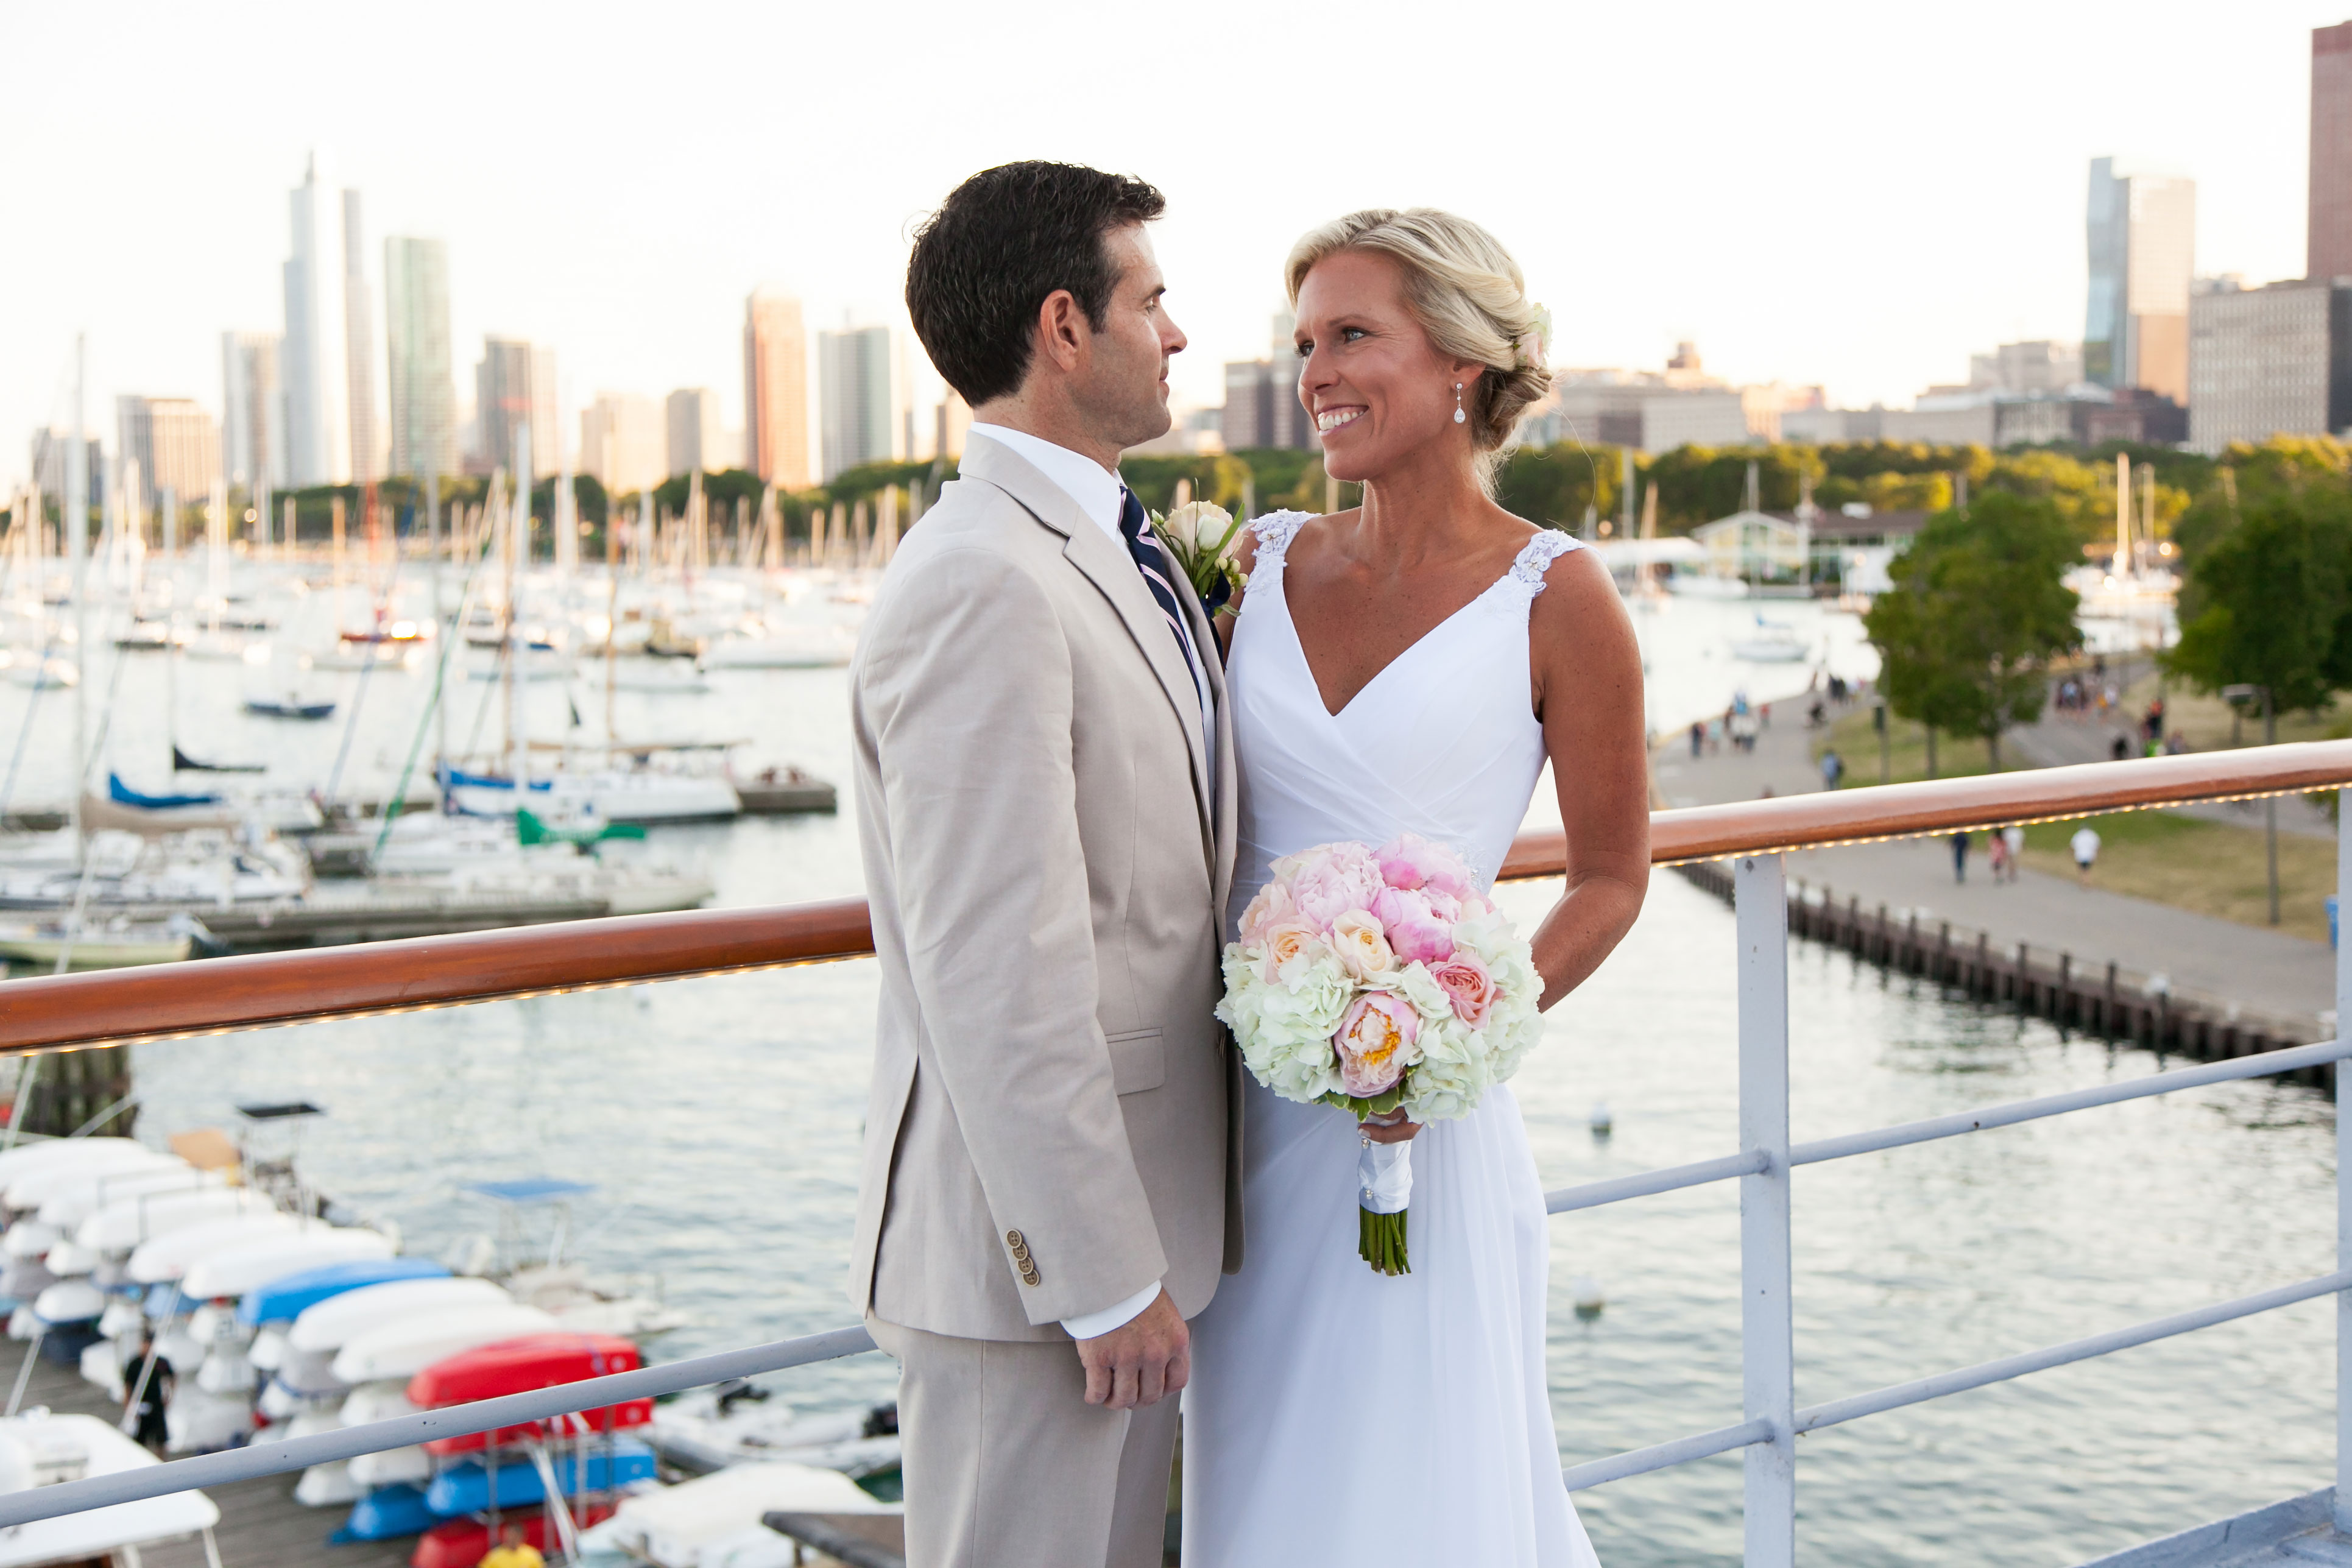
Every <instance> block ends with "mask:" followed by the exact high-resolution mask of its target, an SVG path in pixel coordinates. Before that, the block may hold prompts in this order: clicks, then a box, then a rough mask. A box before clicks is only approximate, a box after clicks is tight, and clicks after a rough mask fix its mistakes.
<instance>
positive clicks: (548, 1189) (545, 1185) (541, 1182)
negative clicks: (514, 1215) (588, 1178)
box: [466, 1176, 596, 1204]
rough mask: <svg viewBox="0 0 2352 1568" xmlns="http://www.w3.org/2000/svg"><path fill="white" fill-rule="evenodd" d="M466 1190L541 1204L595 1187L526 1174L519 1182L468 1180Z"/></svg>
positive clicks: (503, 1199) (502, 1200)
mask: <svg viewBox="0 0 2352 1568" xmlns="http://www.w3.org/2000/svg"><path fill="white" fill-rule="evenodd" d="M466 1190H467V1192H469V1193H479V1194H482V1196H484V1197H486V1198H496V1199H498V1200H499V1202H500V1203H508V1204H543V1203H547V1202H549V1201H551V1199H555V1198H573V1197H578V1196H579V1195H580V1194H582V1193H593V1192H594V1191H595V1190H596V1189H595V1188H594V1187H593V1186H591V1185H590V1184H587V1183H586V1182H566V1181H562V1180H559V1179H558V1178H556V1177H554V1176H527V1177H525V1178H524V1179H523V1180H521V1181H519V1182H468V1183H467V1184H466Z"/></svg>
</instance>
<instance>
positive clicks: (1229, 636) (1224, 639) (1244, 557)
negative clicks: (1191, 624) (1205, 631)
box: [1213, 522, 1257, 654]
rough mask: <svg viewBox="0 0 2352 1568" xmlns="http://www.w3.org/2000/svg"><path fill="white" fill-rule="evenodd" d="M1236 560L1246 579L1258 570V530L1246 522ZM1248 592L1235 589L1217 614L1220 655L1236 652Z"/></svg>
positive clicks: (1218, 649)
mask: <svg viewBox="0 0 2352 1568" xmlns="http://www.w3.org/2000/svg"><path fill="white" fill-rule="evenodd" d="M1234 560H1235V561H1237V562H1239V563H1241V568H1242V575H1243V576H1244V577H1246V576H1248V575H1249V574H1251V573H1252V572H1253V571H1255V570H1256V567H1257V530H1256V529H1255V528H1253V527H1251V526H1250V525H1249V524H1248V523H1246V522H1245V523H1244V524H1242V532H1241V547H1240V548H1239V549H1238V550H1236V551H1234ZM1248 592H1249V589H1248V588H1247V587H1240V588H1236V589H1234V596H1233V597H1232V598H1230V599H1227V600H1226V601H1225V603H1224V607H1223V608H1222V609H1220V610H1219V611H1218V612H1217V618H1216V620H1215V622H1214V623H1213V624H1214V626H1215V627H1216V633H1217V651H1218V652H1219V653H1223V654H1230V653H1232V652H1233V651H1234V622H1235V621H1237V620H1239V619H1240V618H1241V613H1242V595H1244V594H1246V593H1248Z"/></svg>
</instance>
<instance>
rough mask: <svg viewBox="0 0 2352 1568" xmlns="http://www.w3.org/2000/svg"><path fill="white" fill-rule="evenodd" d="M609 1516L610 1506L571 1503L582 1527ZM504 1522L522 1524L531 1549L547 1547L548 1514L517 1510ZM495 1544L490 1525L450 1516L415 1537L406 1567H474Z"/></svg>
mask: <svg viewBox="0 0 2352 1568" xmlns="http://www.w3.org/2000/svg"><path fill="white" fill-rule="evenodd" d="M612 1517H613V1510H612V1509H611V1508H610V1507H609V1506H607V1505H604V1504H599V1505H598V1506H596V1507H594V1508H582V1507H580V1506H579V1505H577V1504H574V1505H573V1506H572V1522H574V1523H575V1524H577V1525H578V1526H579V1527H580V1528H581V1529H583V1530H585V1529H587V1528H588V1527H589V1526H590V1525H592V1524H599V1523H602V1522H603V1521H605V1520H608V1519H610V1518H612ZM506 1522H507V1523H508V1524H512V1525H519V1526H520V1527H521V1529H522V1538H523V1540H524V1541H525V1542H528V1543H529V1544H530V1548H531V1550H532V1551H534V1552H545V1551H546V1550H548V1547H549V1546H550V1544H551V1542H550V1539H549V1538H550V1535H551V1531H549V1530H548V1528H547V1515H545V1514H543V1513H541V1512H540V1511H538V1510H536V1509H534V1510H531V1512H530V1513H529V1514H524V1513H523V1512H522V1511H521V1510H515V1511H513V1512H511V1513H509V1514H508V1515H507V1518H506ZM497 1544H498V1542H495V1541H492V1540H491V1539H490V1530H489V1526H488V1525H485V1524H477V1523H475V1522H474V1521H472V1520H470V1519H453V1520H451V1521H449V1522H448V1523H446V1524H436V1525H435V1526H434V1527H433V1528H432V1529H430V1530H428V1531H425V1533H424V1534H423V1535H421V1536H419V1537H417V1540H416V1550H415V1552H412V1553H410V1554H409V1559H408V1568H474V1565H475V1564H476V1563H479V1562H480V1561H481V1560H482V1559H483V1558H484V1557H486V1556H488V1554H489V1550H490V1548H491V1547H493V1546H496V1545H497ZM557 1544H560V1543H557Z"/></svg>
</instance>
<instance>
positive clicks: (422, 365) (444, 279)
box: [383, 236, 457, 478]
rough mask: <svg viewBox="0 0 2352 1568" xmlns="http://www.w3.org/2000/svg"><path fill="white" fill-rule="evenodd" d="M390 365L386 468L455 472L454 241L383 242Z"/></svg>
mask: <svg viewBox="0 0 2352 1568" xmlns="http://www.w3.org/2000/svg"><path fill="white" fill-rule="evenodd" d="M383 341H384V368H385V371H386V379H387V380H388V382H389V384H390V390H391V394H392V409H391V420H390V424H391V447H390V453H389V457H388V458H387V461H386V465H385V466H386V468H387V470H388V471H389V472H391V473H394V474H405V475H408V476H410V477H412V478H422V477H423V476H424V475H425V474H454V473H456V472H457V369H456V364H455V363H454V361H453V359H452V356H451V353H450V343H449V248H448V247H447V246H446V245H444V244H443V243H442V242H441V241H439V240H437V239H412V238H408V237H403V236H393V237H387V238H386V239H385V240H384V242H383Z"/></svg>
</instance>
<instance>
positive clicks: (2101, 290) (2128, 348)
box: [2083, 158, 2197, 402]
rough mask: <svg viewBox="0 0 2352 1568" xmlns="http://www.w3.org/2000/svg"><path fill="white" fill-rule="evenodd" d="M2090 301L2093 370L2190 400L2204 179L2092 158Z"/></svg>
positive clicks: (2088, 361)
mask: <svg viewBox="0 0 2352 1568" xmlns="http://www.w3.org/2000/svg"><path fill="white" fill-rule="evenodd" d="M2087 229H2088V237H2089V240H2090V263H2091V268H2090V299H2089V309H2088V310H2087V311H2086V312H2085V320H2084V327H2083V374H2084V376H2085V377H2086V378H2087V379H2089V380H2091V381H2095V382H2096V383H2098V384H2100V385H2102V386H2112V387H2128V386H2142V387H2147V388H2148V389H2149V390H2150V391H2154V392H2159V393H2162V394H2163V395H2166V396H2167V397H2170V398H2173V399H2175V400H2177V401H2183V402H2185V401H2186V400H2187V399H2188V396H2189V277H2190V275H2191V274H2192V273H2193V272H2194V270H2195V268H2196V258H2197V183H2196V182H2195V181H2194V180H2189V179H2185V178H2183V177H2181V176H2179V175H2172V174H2132V173H2118V172H2117V169H2116V160H2115V159H2113V158H2095V159H2093V160H2092V162H2091V192H2090V207H2089V213H2088V224H2087Z"/></svg>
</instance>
